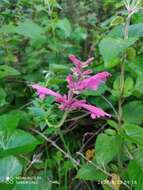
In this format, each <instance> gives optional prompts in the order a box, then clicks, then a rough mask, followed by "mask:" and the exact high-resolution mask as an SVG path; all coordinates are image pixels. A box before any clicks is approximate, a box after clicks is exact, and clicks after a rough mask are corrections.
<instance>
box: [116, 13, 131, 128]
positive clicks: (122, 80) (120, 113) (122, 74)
mask: <svg viewBox="0 0 143 190" xmlns="http://www.w3.org/2000/svg"><path fill="white" fill-rule="evenodd" d="M131 15H132V14H129V15H128V17H127V19H126V23H125V27H124V40H128V36H129V25H130V21H131ZM125 60H126V53H125V54H124V56H123V59H122V63H121V65H120V66H121V71H120V97H119V100H118V125H119V127H121V125H122V120H123V109H122V104H123V94H124V83H125Z"/></svg>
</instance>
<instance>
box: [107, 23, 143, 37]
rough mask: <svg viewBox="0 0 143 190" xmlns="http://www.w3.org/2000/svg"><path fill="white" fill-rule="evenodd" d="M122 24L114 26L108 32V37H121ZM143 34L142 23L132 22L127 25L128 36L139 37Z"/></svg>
mask: <svg viewBox="0 0 143 190" xmlns="http://www.w3.org/2000/svg"><path fill="white" fill-rule="evenodd" d="M123 31H124V28H123V26H117V27H115V28H114V29H113V30H112V31H111V32H109V34H108V37H113V38H123V35H124V34H123ZM142 36H143V23H139V24H133V25H130V26H129V38H139V37H142Z"/></svg>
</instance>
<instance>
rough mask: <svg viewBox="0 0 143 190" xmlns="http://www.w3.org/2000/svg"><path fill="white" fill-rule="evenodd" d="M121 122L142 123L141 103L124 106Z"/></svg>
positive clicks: (142, 104)
mask: <svg viewBox="0 0 143 190" xmlns="http://www.w3.org/2000/svg"><path fill="white" fill-rule="evenodd" d="M123 120H124V121H125V122H127V123H134V124H141V123H142V121H143V102H142V101H132V102H129V103H127V104H126V105H124V106H123Z"/></svg>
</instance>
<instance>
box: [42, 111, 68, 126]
mask: <svg viewBox="0 0 143 190" xmlns="http://www.w3.org/2000/svg"><path fill="white" fill-rule="evenodd" d="M68 113H69V112H68V111H65V113H64V114H63V117H62V119H61V120H60V121H59V123H58V124H56V125H53V124H51V123H50V122H49V121H48V119H46V120H45V121H46V123H47V125H48V126H49V127H54V128H60V127H61V126H62V125H63V124H64V122H65V120H66V118H67V116H68Z"/></svg>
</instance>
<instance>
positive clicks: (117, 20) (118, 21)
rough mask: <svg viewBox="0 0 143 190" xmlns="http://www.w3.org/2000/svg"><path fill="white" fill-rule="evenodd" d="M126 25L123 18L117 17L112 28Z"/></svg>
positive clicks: (112, 23)
mask: <svg viewBox="0 0 143 190" xmlns="http://www.w3.org/2000/svg"><path fill="white" fill-rule="evenodd" d="M123 23H124V18H123V17H121V16H116V17H114V18H113V20H112V21H111V24H110V25H111V26H117V25H119V24H123Z"/></svg>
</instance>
